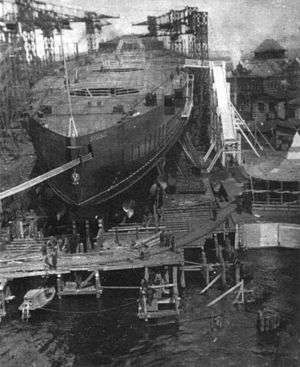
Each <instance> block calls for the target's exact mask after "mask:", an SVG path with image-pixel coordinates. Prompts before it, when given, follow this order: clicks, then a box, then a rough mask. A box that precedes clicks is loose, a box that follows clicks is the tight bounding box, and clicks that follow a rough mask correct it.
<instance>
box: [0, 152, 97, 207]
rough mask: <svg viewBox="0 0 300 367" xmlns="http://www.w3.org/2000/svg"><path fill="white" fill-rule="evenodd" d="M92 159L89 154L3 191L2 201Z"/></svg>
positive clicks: (0, 196) (1, 194) (0, 198)
mask: <svg viewBox="0 0 300 367" xmlns="http://www.w3.org/2000/svg"><path fill="white" fill-rule="evenodd" d="M92 158H93V157H92V155H91V154H87V155H86V156H83V157H81V158H77V159H74V160H72V161H71V162H68V163H65V164H63V165H62V166H60V167H57V168H54V169H52V170H50V171H48V172H46V173H44V174H42V175H40V176H38V177H35V178H33V179H31V180H28V181H26V182H23V183H22V184H20V185H17V186H15V187H12V188H11V189H8V190H5V191H2V192H1V193H0V200H3V199H5V198H8V197H10V196H13V195H16V194H18V193H20V192H22V191H25V190H28V189H30V188H31V187H34V186H36V185H38V184H40V183H42V182H44V181H46V180H49V179H50V178H52V177H55V176H57V175H59V174H61V173H63V172H65V171H68V170H69V169H71V168H73V167H75V166H78V165H79V164H81V163H82V162H86V161H88V160H90V159H92Z"/></svg>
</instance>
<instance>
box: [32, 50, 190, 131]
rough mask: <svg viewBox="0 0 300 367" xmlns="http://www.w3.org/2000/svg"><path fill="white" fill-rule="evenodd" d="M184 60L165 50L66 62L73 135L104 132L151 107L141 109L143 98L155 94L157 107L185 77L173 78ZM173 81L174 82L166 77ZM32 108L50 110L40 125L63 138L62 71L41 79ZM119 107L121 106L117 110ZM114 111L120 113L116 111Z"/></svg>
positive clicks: (64, 100) (65, 117) (65, 99)
mask: <svg viewBox="0 0 300 367" xmlns="http://www.w3.org/2000/svg"><path fill="white" fill-rule="evenodd" d="M183 62H184V59H183V58H182V57H180V56H178V55H174V54H173V53H171V52H170V51H168V50H156V51H145V52H144V53H143V55H141V54H137V55H136V57H135V55H134V54H132V53H131V54H130V55H128V54H126V53H124V54H121V55H120V54H116V53H111V54H102V55H100V54H98V55H97V54H96V55H94V56H93V59H92V61H91V60H89V62H88V63H87V64H86V65H82V64H83V63H82V62H81V63H79V62H78V63H77V64H76V63H74V61H72V63H70V65H69V69H68V72H69V81H70V91H71V108H72V113H73V117H74V120H75V124H76V128H77V130H78V134H79V135H86V134H90V133H93V132H96V131H101V130H105V129H107V128H109V127H111V126H114V125H115V124H116V123H118V122H120V121H121V119H122V117H123V118H124V117H126V116H127V115H128V114H130V113H132V111H134V113H137V114H141V115H142V114H144V113H145V112H147V111H149V110H150V109H152V108H153V107H147V106H145V104H144V98H145V95H146V94H147V93H149V92H152V91H153V92H155V93H156V95H157V100H158V104H160V103H161V102H162V98H163V96H164V95H167V94H171V93H172V91H173V89H174V88H176V87H178V86H183V85H184V82H185V75H184V73H183V72H180V73H179V74H178V73H176V68H177V67H180V66H181V65H182V64H183ZM171 75H173V76H174V78H172V77H171ZM35 95H36V100H37V104H36V105H39V104H41V100H42V104H43V105H50V106H51V108H52V111H51V113H50V114H44V116H43V117H42V118H41V119H40V123H41V124H42V125H44V126H46V127H47V128H48V129H49V130H52V131H54V132H57V133H59V134H62V135H66V134H67V133H68V125H69V119H70V106H69V103H68V95H67V91H66V87H65V78H64V74H63V70H61V71H60V72H57V73H56V75H53V76H47V77H45V78H43V79H42V80H40V81H39V83H37V84H36V86H35ZM120 106H122V107H120ZM118 107H119V108H121V109H122V111H118Z"/></svg>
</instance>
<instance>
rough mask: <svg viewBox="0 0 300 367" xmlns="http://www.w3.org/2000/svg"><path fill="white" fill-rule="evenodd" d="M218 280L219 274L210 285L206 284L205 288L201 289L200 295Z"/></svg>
mask: <svg viewBox="0 0 300 367" xmlns="http://www.w3.org/2000/svg"><path fill="white" fill-rule="evenodd" d="M220 278H221V274H218V275H217V276H216V277H215V278H214V279H213V280H212V281H211V282H210V283H208V284H207V286H206V287H205V288H203V289H202V291H201V292H200V294H204V293H205V292H206V291H207V290H208V289H209V288H210V287H211V286H213V285H214V284H215V283H216V281H217V280H218V279H220Z"/></svg>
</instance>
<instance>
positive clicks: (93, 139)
mask: <svg viewBox="0 0 300 367" xmlns="http://www.w3.org/2000/svg"><path fill="white" fill-rule="evenodd" d="M181 111H182V108H180V109H179V108H176V111H175V114H173V115H166V114H165V111H164V107H163V106H156V107H153V108H152V109H151V110H149V111H148V112H147V113H145V114H143V115H138V116H136V117H131V118H128V119H127V120H126V121H124V122H121V123H119V124H116V125H114V126H112V127H110V128H108V129H105V130H101V131H98V132H95V133H93V134H89V135H84V136H79V137H77V138H68V137H65V136H63V135H60V134H58V133H56V132H53V131H51V130H49V129H48V128H46V127H44V126H42V125H41V124H40V122H39V121H38V120H37V119H31V120H29V121H28V123H27V131H28V133H29V135H30V137H31V139H32V142H33V144H34V147H35V150H36V154H37V157H38V162H39V166H40V167H43V171H47V170H49V169H52V168H55V167H58V166H60V165H62V164H64V163H66V162H68V161H70V160H72V159H74V158H77V157H78V156H79V155H85V154H87V153H89V152H91V153H92V155H93V158H92V159H91V160H89V161H88V162H85V163H83V164H81V165H80V166H78V167H76V173H78V174H79V180H78V184H74V180H73V179H72V174H73V173H74V170H69V171H66V172H65V173H62V174H60V175H58V176H56V177H55V178H54V179H51V180H50V181H49V182H48V183H49V185H50V187H51V188H52V189H53V191H54V192H55V193H56V194H57V196H58V197H59V198H60V199H62V200H63V201H65V202H66V203H67V204H69V205H71V206H80V207H82V206H89V205H96V204H99V203H103V202H105V201H107V200H109V199H111V198H112V197H114V196H116V195H118V194H120V193H121V192H124V191H125V190H127V189H128V188H129V187H131V186H132V185H133V184H135V183H136V182H137V181H138V180H140V179H141V178H142V177H143V176H145V175H146V174H147V173H148V172H149V171H150V170H151V169H152V168H153V167H154V166H155V165H156V164H157V162H158V160H159V159H161V158H162V157H163V156H164V154H165V153H166V152H167V151H168V150H169V149H170V148H171V147H172V146H173V145H174V144H175V143H176V141H177V140H178V137H179V136H180V135H181V133H182V131H183V129H184V126H185V123H186V120H185V119H183V118H181Z"/></svg>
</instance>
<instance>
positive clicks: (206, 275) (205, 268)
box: [201, 246, 209, 285]
mask: <svg viewBox="0 0 300 367" xmlns="http://www.w3.org/2000/svg"><path fill="white" fill-rule="evenodd" d="M201 255H202V262H203V273H204V275H203V277H204V279H205V284H206V285H208V284H209V265H208V264H207V257H206V253H205V250H204V246H203V247H201Z"/></svg>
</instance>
